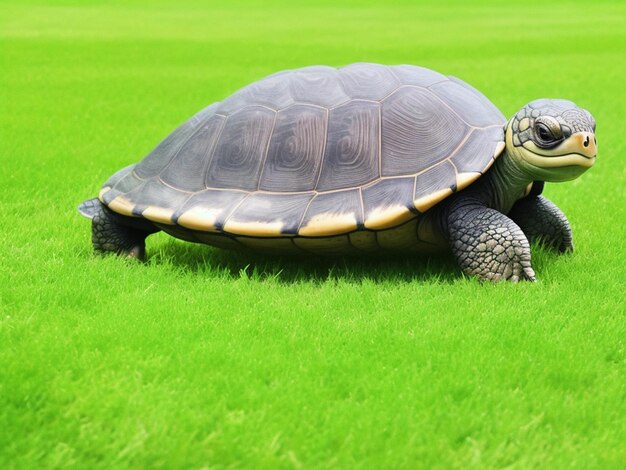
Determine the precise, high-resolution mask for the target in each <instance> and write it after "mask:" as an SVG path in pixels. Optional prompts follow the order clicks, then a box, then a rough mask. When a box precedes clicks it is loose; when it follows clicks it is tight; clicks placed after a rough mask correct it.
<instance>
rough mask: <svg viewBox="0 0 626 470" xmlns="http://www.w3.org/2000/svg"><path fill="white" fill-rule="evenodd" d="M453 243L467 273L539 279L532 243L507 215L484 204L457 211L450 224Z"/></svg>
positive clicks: (514, 279) (489, 278) (488, 278)
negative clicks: (533, 261) (534, 265)
mask: <svg viewBox="0 0 626 470" xmlns="http://www.w3.org/2000/svg"><path fill="white" fill-rule="evenodd" d="M449 227H450V228H449V237H450V246H451V248H452V252H453V253H454V255H455V257H456V259H457V261H458V263H459V265H460V266H461V268H462V269H463V271H464V272H465V273H466V274H469V275H471V276H476V277H477V278H479V279H480V280H483V281H490V282H499V281H507V280H508V281H511V282H519V281H522V280H527V281H531V282H534V281H535V280H536V276H535V271H534V270H533V268H532V266H531V262H530V245H529V243H528V240H527V239H526V237H525V235H524V233H523V232H522V230H521V229H520V228H519V227H518V226H517V225H516V224H515V223H514V222H513V221H512V220H511V219H509V218H508V217H507V216H505V215H504V214H501V213H500V212H498V211H495V210H493V209H489V208H486V207H482V206H473V207H471V208H470V209H468V208H467V207H463V208H462V209H460V210H458V211H456V212H455V213H454V214H453V217H452V218H451V221H450V225H449Z"/></svg>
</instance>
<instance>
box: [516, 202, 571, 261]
mask: <svg viewBox="0 0 626 470" xmlns="http://www.w3.org/2000/svg"><path fill="white" fill-rule="evenodd" d="M509 217H510V218H511V219H513V220H514V221H515V223H517V225H519V226H520V228H521V229H522V231H523V232H524V233H525V234H526V236H527V237H528V239H529V240H530V241H531V242H534V241H540V242H542V243H545V244H546V245H547V246H550V247H552V248H555V249H557V250H558V251H560V252H561V253H565V252H571V251H573V250H574V244H573V242H572V227H571V226H570V223H569V221H568V220H567V217H565V214H563V212H562V211H561V209H559V208H558V207H557V206H556V205H555V204H554V203H553V202H552V201H550V200H549V199H547V198H545V197H543V196H541V195H539V196H531V197H526V198H524V199H520V200H519V201H517V202H516V203H515V205H514V206H513V209H511V212H509Z"/></svg>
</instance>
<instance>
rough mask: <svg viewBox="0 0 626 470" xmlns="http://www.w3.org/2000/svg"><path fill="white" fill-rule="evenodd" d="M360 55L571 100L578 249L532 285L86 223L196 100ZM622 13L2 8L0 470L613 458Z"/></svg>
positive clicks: (623, 362) (401, 6)
mask: <svg viewBox="0 0 626 470" xmlns="http://www.w3.org/2000/svg"><path fill="white" fill-rule="evenodd" d="M356 61H371V62H381V63H387V64H397V63H412V64H419V65H423V66H427V67H430V68H433V69H436V70H439V71H441V72H444V73H447V74H452V75H456V76H459V77H461V78H463V79H465V80H466V81H468V82H469V83H472V84H473V85H474V86H476V87H477V88H479V89H480V90H482V91H483V92H484V93H485V94H487V95H488V96H489V97H490V99H491V100H492V101H493V102H494V103H496V104H497V105H498V106H499V107H500V109H501V110H502V111H503V112H504V114H505V115H507V116H510V115H511V114H512V113H514V112H515V111H517V109H519V108H520V107H521V106H522V105H523V104H525V103H526V102H528V101H530V100H532V99H535V98H539V97H563V98H568V99H571V100H574V101H576V102H577V103H578V104H580V105H581V106H583V107H585V108H587V109H589V110H590V111H591V112H592V113H593V114H594V116H595V118H596V120H597V122H598V131H597V136H598V142H599V147H600V153H599V157H598V161H597V164H596V166H595V167H594V168H592V169H591V170H590V171H589V172H588V174H585V175H583V176H582V177H581V178H580V179H578V180H576V181H573V182H570V183H564V184H552V185H547V186H546V190H545V194H546V195H547V196H548V197H550V198H551V199H553V200H554V201H555V202H556V203H557V204H558V205H559V206H560V207H561V208H562V209H563V210H564V212H565V213H566V214H567V215H568V217H569V219H570V221H571V222H572V225H573V230H574V238H575V244H576V251H575V253H574V254H573V255H571V256H557V255H556V254H553V253H551V252H549V251H547V250H544V249H542V248H541V247H538V246H535V247H533V262H534V266H535V270H536V272H537V276H538V282H537V283H535V284H531V283H521V284H517V285H513V284H499V285H491V284H485V285H482V284H480V283H478V282H477V281H475V280H473V279H469V278H466V277H464V276H463V275H461V274H460V272H459V269H458V268H457V267H456V265H455V263H454V261H453V260H452V259H451V258H449V257H445V256H444V257H439V258H431V259H390V260H388V261H384V262H374V261H368V260H350V259H349V260H310V261H294V260H285V259H276V258H263V257H257V256H251V255H245V254H233V253H229V252H225V251H220V250H217V249H212V248H209V247H206V246H201V245H191V244H186V243H184V242H179V241H177V240H174V239H172V238H169V237H167V236H166V235H163V234H157V235H155V236H153V237H151V238H149V239H148V246H147V249H148V254H149V257H150V258H149V262H148V263H147V264H137V263H133V262H129V261H127V260H124V259H117V258H115V257H107V258H101V257H94V256H93V255H92V252H91V245H90V233H89V223H88V221H87V220H85V219H83V218H81V217H80V216H79V215H78V213H77V212H76V206H77V204H78V203H80V202H81V201H82V200H84V199H87V198H89V197H93V196H95V195H96V194H97V191H98V189H99V187H100V185H101V184H102V183H103V182H104V180H105V179H106V178H107V177H108V176H109V175H111V174H112V173H113V172H114V171H116V170H117V169H119V168H121V167H123V166H126V165H128V164H130V163H133V162H135V161H137V160H138V159H139V158H141V157H142V156H143V155H145V154H146V153H147V152H149V151H150V150H151V149H152V147H154V146H155V145H156V143H158V141H159V140H160V139H162V138H163V137H164V136H166V135H167V134H168V133H169V132H170V130H171V129H173V128H174V127H175V126H176V125H177V124H179V123H181V122H182V121H184V120H185V119H187V118H188V117H189V116H191V115H192V114H193V113H195V112H196V111H198V110H199V109H201V108H203V107H204V106H206V105H207V104H209V103H211V102H213V101H217V100H221V99H222V98H224V97H225V96H227V95H229V94H230V93H232V92H234V91H235V90H236V89H238V88H239V87H241V86H243V85H245V84H247V83H249V82H251V81H254V80H256V79H258V78H260V77H262V76H264V75H267V74H269V73H272V72H274V71H277V70H280V69H285V68H294V67H299V66H304V65H310V64H318V63H322V64H330V65H343V64H347V63H351V62H356ZM625 82H626V3H623V2H617V1H616V2H603V1H594V2H583V1H581V2H578V3H575V2H534V1H532V2H512V3H511V4H509V5H505V4H503V3H499V2H487V3H485V2H481V3H480V4H477V5H470V3H468V2H460V1H459V2H456V3H452V4H451V3H447V2H442V1H433V2H429V3H419V2H408V1H407V2H390V3H386V4H385V5H384V6H383V5H382V4H381V5H378V6H375V5H370V4H366V3H363V2H351V3H343V4H340V3H338V2H332V1H329V0H328V1H326V0H325V1H321V2H320V1H316V2H313V1H311V2H307V3H299V2H288V1H285V2H278V1H269V2H260V1H259V2H256V3H254V2H247V1H237V2H216V3H215V4H214V5H213V6H206V5H204V2H199V1H198V2H195V3H193V2H190V1H187V0H185V1H179V2H175V5H174V2H171V3H170V4H168V3H165V2H163V3H158V2H156V3H155V2H152V3H149V4H148V3H147V2H139V1H133V2H130V1H119V2H103V1H93V2H89V1H78V0H76V1H73V2H72V1H59V2H49V3H44V2H43V1H42V2H38V1H37V2H25V1H17V0H15V1H14V2H10V1H3V2H1V3H0V161H1V168H2V179H1V181H0V229H1V230H0V285H1V286H0V468H3V469H5V468H42V467H46V468H57V467H73V468H125V467H132V468H160V467H164V468H230V467H256V468H270V467H272V468H273V467H280V468H290V467H294V468H301V467H304V468H307V467H322V468H327V467H328V468H352V467H358V468H416V467H417V468H468V467H484V468H495V467H509V468H581V469H589V468H603V469H604V468H624V467H625V466H626V419H625V417H626V315H625V313H626V311H625V307H624V300H625V291H626V271H625V258H626V242H625V239H626V237H625V235H626V233H625V224H624V220H625V216H626V214H625V201H626V193H625V190H624V187H625V183H626V178H625V172H624V161H625V160H624V158H625V154H626V133H625V131H624V111H625V110H626V94H625V93H624V83H625Z"/></svg>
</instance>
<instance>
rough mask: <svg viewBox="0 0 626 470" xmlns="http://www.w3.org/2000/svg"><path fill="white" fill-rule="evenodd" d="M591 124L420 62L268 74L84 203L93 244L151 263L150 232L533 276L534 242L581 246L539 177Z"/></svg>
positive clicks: (552, 104)
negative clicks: (505, 107)
mask: <svg viewBox="0 0 626 470" xmlns="http://www.w3.org/2000/svg"><path fill="white" fill-rule="evenodd" d="M595 129H596V124H595V121H594V118H593V117H592V115H591V114H590V113H589V112H588V111H586V110H585V109H582V108H579V107H578V106H576V105H575V104H574V103H573V102H571V101H567V100H562V99H537V100H534V101H531V102H530V103H528V104H526V105H525V106H524V107H522V108H521V109H520V110H519V111H518V112H517V113H516V114H515V115H513V117H512V118H510V119H508V120H507V119H506V118H505V116H504V115H503V114H502V113H501V112H500V111H499V110H498V108H497V107H496V106H495V105H494V104H493V103H492V102H491V101H489V99H487V98H486V97H485V95H483V94H482V93H481V92H479V91H478V90H476V89H475V88H474V87H472V86H471V85H469V84H467V83H466V82H464V81H462V80H460V79H458V78H456V77H453V76H446V75H443V74H441V73H439V72H436V71H433V70H430V69H428V68H425V67H419V66H416V65H394V66H388V65H380V64H373V63H355V64H351V65H347V66H344V67H340V68H336V67H330V66H311V67H305V68H299V69H293V70H286V71H282V72H278V73H275V74H273V75H270V76H268V77H266V78H263V79H261V80H259V81H256V82H254V83H252V84H250V85H248V86H246V87H244V88H242V89H241V90H239V91H237V92H236V93H234V94H233V95H231V96H230V97H228V98H226V99H224V100H223V101H221V102H216V103H213V104H211V105H210V106H208V107H206V108H204V109H203V110H201V111H200V112H198V113H197V114H195V115H194V116H193V117H191V118H190V119H189V120H187V121H186V122H184V123H183V124H182V125H180V126H179V127H178V128H176V129H175V130H174V131H173V132H172V133H171V134H170V135H169V136H167V137H166V138H165V139H164V140H163V141H162V142H161V143H160V144H158V145H157V147H156V148H154V150H152V151H151V152H150V153H149V154H148V155H147V156H146V157H145V158H144V159H143V160H141V161H139V162H138V163H135V164H132V165H130V166H127V167H125V168H123V169H121V170H119V171H118V172H117V173H115V174H113V176H111V177H110V178H109V179H108V180H107V181H106V182H105V183H104V185H103V186H102V189H101V190H100V192H99V195H98V197H97V198H93V199H88V200H86V201H85V202H83V203H82V204H81V205H80V206H79V212H80V213H81V214H82V215H84V216H85V217H87V218H90V219H91V221H92V243H93V247H94V250H95V251H96V252H100V253H106V252H113V253H117V254H122V255H126V256H130V257H135V258H139V259H145V238H146V237H147V236H148V235H150V234H152V233H155V232H157V231H160V230H163V231H165V232H167V233H168V234H170V235H172V236H174V237H176V238H179V239H182V240H186V241H191V242H199V243H205V244H209V245H213V246H216V247H220V248H234V249H238V248H244V249H251V250H255V251H261V252H267V253H278V254H292V253H301V254H309V255H337V254H339V255H351V254H356V255H364V256H375V255H377V254H380V253H394V252H395V253H400V254H404V253H406V254H411V253H415V254H417V255H418V256H419V255H420V254H423V255H424V254H425V255H428V254H430V253H436V252H441V251H451V252H452V254H453V256H454V257H455V258H456V260H457V262H458V264H459V265H460V267H461V268H462V270H463V272H465V273H466V274H468V275H471V276H476V277H478V278H479V279H481V280H489V281H500V280H511V281H514V282H515V281H519V280H524V279H525V280H530V281H534V280H535V279H536V276H535V273H534V271H533V268H532V265H531V252H530V243H531V242H533V241H535V240H539V241H541V242H542V243H544V244H546V245H547V246H550V247H553V248H554V249H556V250H558V251H559V252H569V251H571V250H572V249H573V243H572V232H571V227H570V224H569V222H568V220H567V218H566V217H565V215H564V214H563V212H562V211H561V210H560V209H559V208H558V207H557V206H556V205H555V204H554V203H552V202H551V201H550V200H548V199H547V198H546V197H544V196H543V195H542V194H541V193H542V191H543V187H544V182H546V181H551V182H552V181H554V182H557V181H567V180H572V179H574V178H576V177H578V176H579V175H581V174H582V173H584V172H585V171H586V170H587V169H589V168H590V167H591V166H592V165H593V164H594V163H595V160H596V154H597V141H596V137H595Z"/></svg>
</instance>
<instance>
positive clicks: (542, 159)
mask: <svg viewBox="0 0 626 470" xmlns="http://www.w3.org/2000/svg"><path fill="white" fill-rule="evenodd" d="M526 150H528V152H525V153H526V161H528V163H530V164H532V165H534V166H536V167H539V168H560V167H565V166H581V167H584V168H591V167H592V166H593V165H594V163H595V162H596V157H595V156H592V157H588V156H586V155H582V154H580V153H568V154H565V155H554V154H553V155H545V154H542V153H537V152H533V151H532V150H530V149H528V148H527V149H526Z"/></svg>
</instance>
